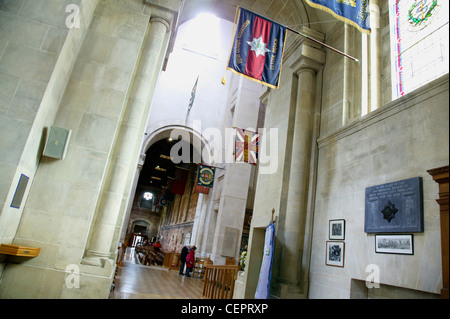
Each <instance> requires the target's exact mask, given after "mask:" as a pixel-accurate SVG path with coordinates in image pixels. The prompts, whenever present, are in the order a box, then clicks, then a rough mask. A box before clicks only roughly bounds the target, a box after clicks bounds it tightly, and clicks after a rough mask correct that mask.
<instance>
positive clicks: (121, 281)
mask: <svg viewBox="0 0 450 319" xmlns="http://www.w3.org/2000/svg"><path fill="white" fill-rule="evenodd" d="M202 291H203V281H201V280H200V279H197V278H192V277H191V278H188V277H186V276H181V275H179V274H178V271H176V270H172V271H169V270H168V269H167V268H162V267H156V266H143V265H140V264H138V262H137V260H136V257H135V254H134V249H131V248H128V249H127V252H126V254H125V256H124V267H121V268H120V269H119V273H118V275H117V279H116V287H115V289H114V293H113V294H112V295H111V297H112V298H114V299H201V298H202Z"/></svg>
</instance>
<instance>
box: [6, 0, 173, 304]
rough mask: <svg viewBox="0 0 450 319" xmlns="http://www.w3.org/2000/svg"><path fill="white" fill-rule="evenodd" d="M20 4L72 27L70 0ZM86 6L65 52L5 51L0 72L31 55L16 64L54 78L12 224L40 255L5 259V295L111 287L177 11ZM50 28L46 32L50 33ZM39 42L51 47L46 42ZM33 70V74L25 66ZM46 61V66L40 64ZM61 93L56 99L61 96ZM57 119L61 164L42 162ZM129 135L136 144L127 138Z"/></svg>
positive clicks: (85, 294)
mask: <svg viewBox="0 0 450 319" xmlns="http://www.w3.org/2000/svg"><path fill="white" fill-rule="evenodd" d="M20 2H21V3H22V2H23V7H22V8H21V10H22V11H24V10H25V9H27V8H28V6H33V9H34V10H30V14H31V11H33V12H34V14H36V12H38V13H37V14H38V15H39V14H40V15H42V16H39V17H40V18H39V19H42V20H46V16H47V15H48V21H52V19H53V18H54V17H53V16H57V17H59V20H58V21H60V23H62V24H60V25H59V26H60V27H61V28H66V25H65V17H66V13H65V9H66V7H65V5H64V4H65V3H66V2H68V1H54V2H56V3H58V5H57V6H55V3H54V2H53V1H52V4H51V5H50V4H49V3H47V1H20ZM7 3H16V2H7ZM31 3H33V4H31ZM81 4H84V3H83V2H81ZM11 6H12V7H11V10H12V9H13V7H14V6H13V5H11ZM34 6H36V7H34ZM84 6H86V8H88V9H90V13H91V16H92V21H91V20H87V21H85V22H82V24H81V25H82V26H83V27H84V30H85V35H84V38H82V37H78V38H77V37H75V35H76V34H78V33H75V35H74V36H73V37H70V33H71V32H72V31H69V35H68V36H67V37H66V38H65V40H64V38H63V39H62V40H61V41H62V43H63V45H62V49H61V52H60V53H59V55H58V54H57V53H52V52H50V53H49V52H40V51H37V49H33V48H29V47H28V46H26V50H25V51H17V52H16V54H13V53H12V52H10V53H8V52H9V51H8V50H10V48H14V46H16V47H17V46H18V44H16V43H13V42H12V41H10V42H7V45H6V49H4V50H3V51H2V52H3V55H2V56H1V59H0V65H2V67H1V68H0V72H1V71H4V73H7V72H6V71H8V68H11V66H13V65H14V63H16V64H21V63H23V61H25V62H26V64H25V65H23V66H21V67H18V68H17V70H18V71H19V72H22V76H23V77H25V76H27V75H28V74H29V75H30V76H32V77H33V78H37V79H41V77H42V76H43V75H47V77H48V76H50V79H47V78H46V79H43V78H42V79H41V80H42V81H48V82H49V84H48V86H47V89H46V91H45V93H44V98H43V100H42V101H43V102H42V103H41V106H40V107H39V111H38V113H37V115H36V116H35V119H34V122H33V126H32V129H31V133H30V134H29V136H30V139H29V140H28V141H27V144H26V145H25V149H24V150H23V151H22V150H19V151H18V153H19V154H21V156H22V159H21V162H20V164H22V163H25V164H28V165H25V164H24V166H25V167H27V168H28V170H27V171H26V172H31V173H30V175H33V174H34V170H36V168H37V172H36V175H35V176H34V179H33V183H32V186H31V187H30V192H29V196H28V198H27V205H26V208H25V209H24V211H23V214H22V218H21V220H20V225H19V227H18V228H17V229H14V227H12V226H11V223H7V230H8V231H9V232H11V239H12V238H13V237H14V235H15V237H14V242H13V243H14V244H19V245H27V246H33V247H40V248H41V253H40V255H39V256H38V257H36V258H33V259H31V260H26V261H24V262H21V263H20V264H14V263H11V264H10V263H9V262H8V265H7V267H6V268H5V270H4V273H3V277H2V281H1V286H0V296H1V297H4V298H44V297H45V298H89V297H94V298H99V297H105V298H106V297H107V296H108V293H109V288H110V285H111V280H112V275H113V273H114V269H113V263H114V259H115V254H116V250H117V243H118V240H119V234H120V230H121V227H122V223H123V217H124V211H125V208H124V207H125V206H126V202H127V199H128V194H127V192H128V191H129V189H131V181H132V178H133V177H134V173H135V170H136V165H137V161H138V157H139V151H140V148H141V141H142V136H143V134H144V131H145V124H146V119H147V117H148V112H149V109H150V102H151V98H152V94H153V90H154V88H155V85H156V80H157V78H158V75H159V72H160V70H161V68H162V62H163V60H164V57H165V52H166V50H167V46H168V42H169V37H170V34H171V33H170V31H171V28H170V24H171V23H172V19H173V17H174V14H175V11H172V10H171V9H169V10H164V9H162V8H161V7H158V8H155V7H151V6H147V5H146V4H144V3H143V2H142V1H141V0H127V1H122V0H121V1H117V0H100V1H98V5H97V2H96V1H95V2H94V1H86V4H84ZM84 6H83V5H82V6H80V9H81V11H82V12H85V11H89V10H87V9H83V8H84ZM54 10H56V12H55V11H54ZM22 11H18V12H19V14H20V12H22ZM25 12H27V11H25ZM8 14H9V13H8ZM50 16H51V17H50ZM150 17H152V21H151V22H150V23H149V21H150ZM9 18H10V19H12V17H9ZM10 23H12V22H10ZM47 29H48V31H49V32H48V33H47V36H48V35H49V34H52V33H51V30H53V29H51V28H50V27H47ZM2 30H3V28H2ZM74 30H79V29H74ZM80 30H83V29H82V28H80ZM74 32H75V31H74ZM78 32H80V31H78ZM62 33H63V32H62ZM63 34H64V33H63ZM11 37H12V35H11ZM15 37H16V38H19V39H20V37H18V36H17V35H16V36H15ZM27 42H32V41H31V40H30V39H27ZM42 43H46V41H45V38H44V39H43V40H42ZM40 50H41V49H40ZM66 50H67V51H66ZM67 52H68V53H67ZM26 53H27V54H30V55H31V56H30V57H29V59H25V57H27V56H26V55H25V54H26ZM69 53H71V54H69ZM5 54H6V55H5ZM21 55H22V56H23V58H22V59H21ZM14 61H15V62H14ZM58 63H61V64H58ZM27 66H28V69H29V70H31V71H33V72H32V73H28V72H27V70H25V69H26V68H27ZM44 66H45V67H46V68H45V70H43V71H42V72H40V71H39V69H36V68H42V67H44ZM139 67H140V68H139ZM72 69H73V70H72ZM44 71H45V72H44ZM41 73H42V74H41ZM20 75H21V74H17V75H15V76H16V77H18V76H20ZM61 79H62V80H65V82H64V81H59V80H61ZM25 80H26V81H25ZM27 81H28V82H29V80H28V79H24V81H23V82H22V83H28V82H27ZM53 81H54V82H53ZM31 84H32V83H28V85H27V90H28V92H29V93H33V92H35V93H36V92H37V91H38V90H37V89H36V88H39V86H33V85H31ZM66 84H67V85H66ZM142 87H145V89H144V90H143V89H142ZM54 88H58V90H57V89H54ZM18 92H19V91H18ZM54 92H56V93H58V94H59V98H56V97H54V94H56V93H54ZM41 94H42V92H41ZM47 94H48V96H47ZM46 99H47V100H46ZM27 101H29V100H27ZM44 101H45V103H44ZM27 103H28V102H27ZM22 105H28V104H26V103H22ZM2 116H3V115H2ZM10 122H11V123H13V121H12V120H11V121H10ZM51 125H55V126H60V127H63V128H68V129H71V130H72V138H71V140H70V145H69V148H68V152H67V155H66V158H65V159H64V160H53V159H50V158H42V159H40V148H42V146H43V144H42V143H44V142H45V138H44V137H45V134H43V133H42V132H43V131H44V128H45V129H49V127H50V126H51ZM17 126H18V127H19V125H17ZM3 129H4V126H2V131H3ZM20 133H21V134H19V133H16V135H17V136H21V135H23V134H25V135H26V133H28V131H26V132H20ZM43 135H44V136H43ZM5 136H6V141H8V143H10V142H11V141H13V142H14V138H12V137H11V136H10V135H8V134H6V135H5ZM127 140H133V141H135V143H124V141H127ZM5 146H6V148H3V147H2V148H1V149H2V150H3V149H6V150H8V151H9V152H11V153H14V152H15V151H16V148H15V147H13V146H12V145H9V144H7V145H5ZM22 148H23V147H22ZM5 158H6V156H5ZM38 164H39V166H38ZM16 165H17V163H16ZM19 167H20V165H19ZM21 171H22V172H23V170H21ZM13 187H14V183H13V184H12V188H13ZM5 213H6V215H5ZM5 216H6V217H8V211H7V210H3V211H2V215H1V218H2V220H0V226H1V225H5V223H6V222H4V221H3V220H4V219H5ZM19 217H20V216H19ZM14 218H16V217H14ZM17 222H18V220H17ZM2 223H3V224H2ZM16 230H17V232H16ZM2 242H4V241H2ZM90 252H93V254H97V253H100V255H101V257H99V256H94V257H92V259H94V261H92V260H91V259H88V258H90V257H91V255H90ZM70 265H72V266H75V267H77V269H78V270H79V271H80V276H81V282H82V283H83V284H82V286H81V287H80V289H70V287H68V286H67V285H65V276H66V273H65V270H66V269H67V267H68V266H70Z"/></svg>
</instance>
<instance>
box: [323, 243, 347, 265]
mask: <svg viewBox="0 0 450 319" xmlns="http://www.w3.org/2000/svg"><path fill="white" fill-rule="evenodd" d="M344 250H345V243H344V242H343V241H327V247H326V251H327V252H326V255H327V256H326V260H325V264H326V265H328V266H335V267H344V255H345V251H344Z"/></svg>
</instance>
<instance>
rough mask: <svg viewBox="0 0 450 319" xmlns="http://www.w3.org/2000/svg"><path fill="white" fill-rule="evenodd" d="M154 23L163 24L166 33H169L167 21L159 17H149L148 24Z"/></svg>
mask: <svg viewBox="0 0 450 319" xmlns="http://www.w3.org/2000/svg"><path fill="white" fill-rule="evenodd" d="M154 22H159V23H161V24H163V25H164V26H165V27H166V33H167V32H169V31H170V23H169V22H168V21H167V20H165V19H163V18H160V17H151V18H150V23H154Z"/></svg>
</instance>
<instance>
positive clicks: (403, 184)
mask: <svg viewBox="0 0 450 319" xmlns="http://www.w3.org/2000/svg"><path fill="white" fill-rule="evenodd" d="M364 231H365V232H366V233H405V232H408V233H412V232H423V231H424V229H423V194H422V178H421V177H414V178H410V179H406V180H402V181H397V182H393V183H387V184H382V185H377V186H372V187H367V188H366V201H365V223H364Z"/></svg>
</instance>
